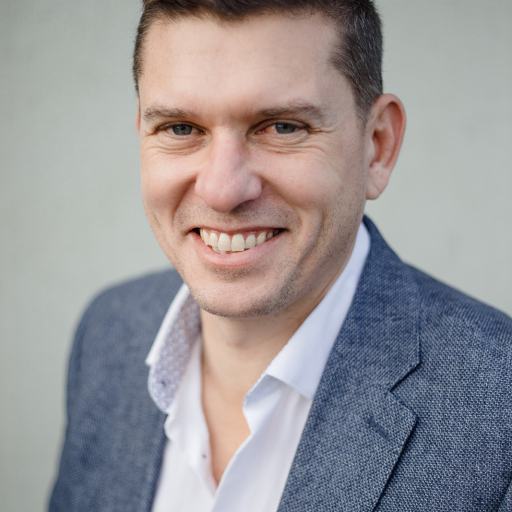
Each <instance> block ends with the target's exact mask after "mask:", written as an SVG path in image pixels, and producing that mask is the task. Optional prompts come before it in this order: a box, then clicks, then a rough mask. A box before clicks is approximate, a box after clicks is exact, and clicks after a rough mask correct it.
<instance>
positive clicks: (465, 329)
mask: <svg viewBox="0 0 512 512" xmlns="http://www.w3.org/2000/svg"><path fill="white" fill-rule="evenodd" d="M408 268H409V270H410V272H411V274H412V276H413V278H414V280H415V282H416V283H417V285H418V291H419V295H420V307H421V317H422V318H423V321H424V327H427V326H429V328H430V330H431V331H435V330H436V329H437V328H440V327H441V328H442V329H443V330H444V332H445V334H447V333H450V334H452V335H453V336H457V335H458V334H464V335H465V336H471V337H472V338H475V340H482V341H483V340H496V341H499V340H502V341H503V342H507V341H508V342H509V343H510V342H511V336H512V318H510V317H509V316H508V315H507V314H506V313H504V312H502V311H499V310H498V309H495V308H493V307H492V306H489V305H487V304H485V303H483V302H481V301H479V300H477V299H474V298H472V297H470V296H468V295H466V294H465V293H463V292H461V291H459V290H456V289H455V288H453V287H451V286H449V285H447V284H444V283H442V282H440V281H438V280H437V279H435V278H433V277H432V276H430V275H428V274H426V273H424V272H422V271H421V270H418V269H416V268H414V267H411V266H408ZM446 329H449V331H446Z"/></svg>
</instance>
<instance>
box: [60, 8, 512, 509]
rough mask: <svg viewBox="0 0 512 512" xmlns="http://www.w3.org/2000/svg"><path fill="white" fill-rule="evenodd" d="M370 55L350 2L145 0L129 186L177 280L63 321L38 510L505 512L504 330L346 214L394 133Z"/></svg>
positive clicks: (510, 490)
mask: <svg viewBox="0 0 512 512" xmlns="http://www.w3.org/2000/svg"><path fill="white" fill-rule="evenodd" d="M381 59H382V41H381V32H380V22H379V18H378V15H377V13H376V11H375V8H374V6H373V4H372V2H370V1H368V0H360V1H356V0H338V1H328V2H327V1H319V0H317V1H315V0H310V1H306V0H304V1H297V0H293V1H292V0H290V1H285V0H266V1H256V0H255V1H250V0H247V1H244V2H236V1H228V0H202V1H201V0H198V1H177V0H176V1H171V0H169V1H166V0H156V1H146V2H145V3H144V12H143V15H142V18H141V21H140V25H139V29H138V35H137V41H136V47H135V54H134V75H135V82H136V88H137V93H138V108H137V118H136V126H137V130H138V133H139V136H140V148H141V182H142V192H143V199H144V207H145V211H146V214H147V217H148V220H149V223H150V225H151V227H152V229H153V231H154V233H155V236H156V238H157V240H158V242H159V244H160V246H161V247H162V250H163V251H164V253H165V254H166V255H167V257H168V258H169V260H170V262H171V263H172V265H173V266H174V268H175V269H176V271H165V272H162V273H158V274H155V275H151V276H146V277H143V278H140V279H137V280H134V281H131V282H129V283H125V284H123V285H120V286H117V287H115V288H112V289H110V290H107V291H106V292H103V293H102V294H100V295H99V296H98V297H97V298H96V299H95V300H94V301H93V302H92V303H91V305H90V307H89V308H88V309H87V311H86V313H85V314H84V317H83V319H82V321H81V322H80V325H79V327H78V330H77V334H76V339H75V343H74V347H73V351H72V355H71V360H70V368H69V386H68V426H67V431H66V438H65V443H64V449H63V454H62V459H61V466H60V472H59V475H58V478H57V482H56V484H55V487H54V490H53V494H52V497H51V503H50V510H52V511H117V510H119V511H123V512H127V511H137V512H140V511H152V512H163V511H168V512H177V511H180V512H181V511H187V512H189V511H192V512H206V511H215V512H231V511H232V512H240V511H244V512H252V511H254V512H256V511H261V512H271V511H276V510H279V511H280V512H292V511H301V512H307V511H311V512H319V511H333V510H340V511H350V512H355V511H360V512H370V511H381V512H391V511H393V512H396V511H418V512H420V511H422V512H423V511H425V510H429V511H431V512H437V511H439V512H441V511H443V512H444V511H446V510H453V511H456V510H460V511H474V512H477V511H478V512H482V511H499V512H505V511H510V510H512V487H511V483H510V482H511V480H512V399H511V396H510V391H509V390H510V386H511V384H512V370H511V365H510V361H511V360H512V322H511V320H510V319H509V318H507V317H506V316H505V315H503V314H501V313H499V312H497V311H495V310H492V309H490V308H488V307H486V306H484V305H482V304H481V303H478V302H476V301H474V300H472V299H470V298H468V297H466V296H464V295H462V294H460V293H458V292H456V291H454V290H453V289H451V288H449V287H447V286H445V285H443V284H441V283H439V282H437V281H435V280H433V279H432V278H430V277H428V276H426V275H425V274H423V273H421V272H419V271H418V270H415V269H413V268H412V267H409V266H407V265H405V264H404V263H402V262H401V260H400V259H399V258H398V257H397V256H396V255H395V254H394V253H393V251H392V250H391V249H390V248H389V247H388V246H387V245H386V243H385V242H384V240H383V239H382V237H381V235H380V234H379V232H378V231H377V229H376V227H375V226H374V225H373V224H372V222H371V221H370V220H369V219H367V218H366V217H364V216H363V213H364V207H365V202H366V201H367V200H369V199H376V198H378V197H379V195H380V194H381V193H382V192H383V191H384V189H385V188H386V185H387V183H388V180H389V177H390V174H391V171H392V169H393V166H394V164H395V162H396V159H397V157H398V153H399V150H400V145H401V142H402V137H403V132H404V127H405V113H404V109H403V106H402V104H401V102H400V100H399V99H398V98H397V97H396V96H393V95H391V94H383V92H382V79H381ZM146 356H147V357H146ZM144 361H145V362H146V364H147V366H146V365H144ZM148 367H149V372H148Z"/></svg>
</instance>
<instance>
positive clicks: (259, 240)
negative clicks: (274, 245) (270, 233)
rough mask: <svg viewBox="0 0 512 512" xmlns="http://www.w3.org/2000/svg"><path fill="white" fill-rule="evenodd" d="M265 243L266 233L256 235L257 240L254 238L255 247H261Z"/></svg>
mask: <svg viewBox="0 0 512 512" xmlns="http://www.w3.org/2000/svg"><path fill="white" fill-rule="evenodd" d="M266 241H267V233H266V232H263V233H260V234H259V235H258V238H256V245H261V244H262V243H264V242H266Z"/></svg>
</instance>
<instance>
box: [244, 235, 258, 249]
mask: <svg viewBox="0 0 512 512" xmlns="http://www.w3.org/2000/svg"><path fill="white" fill-rule="evenodd" d="M245 247H246V248H247V249H252V248H253V247H256V235H254V234H253V233H251V234H250V235H249V236H248V237H247V239H246V240H245Z"/></svg>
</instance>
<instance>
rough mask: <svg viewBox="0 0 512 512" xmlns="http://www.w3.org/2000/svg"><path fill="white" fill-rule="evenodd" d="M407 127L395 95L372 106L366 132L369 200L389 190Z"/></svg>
mask: <svg viewBox="0 0 512 512" xmlns="http://www.w3.org/2000/svg"><path fill="white" fill-rule="evenodd" d="M405 124H406V115H405V109H404V106H403V105H402V102H401V101H400V100H399V99H398V98H397V97H396V96H394V95H393V94H383V95H382V96H380V97H379V98H378V99H377V101H376V102H375V103H374V104H373V106H372V108H371V111H370V114H369V118H368V122H367V124H366V130H365V131H366V141H367V148H368V149H367V162H368V163H367V166H368V167H367V168H368V174H367V178H366V180H367V182H366V199H377V198H378V197H379V196H380V195H381V194H382V192H383V191H384V189H385V188H386V186H387V184H388V182H389V178H390V176H391V172H392V171H393V168H394V166H395V163H396V161H397V159H398V154H399V153H400V147H401V146H402V140H403V137H404V132H405Z"/></svg>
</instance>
